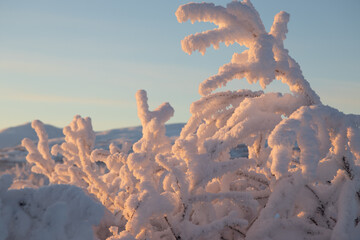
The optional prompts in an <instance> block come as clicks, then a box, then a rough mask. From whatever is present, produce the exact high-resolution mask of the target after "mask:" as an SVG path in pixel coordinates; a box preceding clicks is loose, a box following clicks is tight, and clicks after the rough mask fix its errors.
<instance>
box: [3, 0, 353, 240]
mask: <svg viewBox="0 0 360 240" xmlns="http://www.w3.org/2000/svg"><path fill="white" fill-rule="evenodd" d="M176 17H177V19H178V21H179V22H186V21H188V20H190V21H191V22H196V21H202V22H212V23H214V24H215V25H216V26H218V28H216V29H213V30H209V31H205V32H202V33H196V34H193V35H190V36H187V37H185V39H184V40H183V41H182V48H183V50H184V51H185V52H187V53H189V54H191V53H192V52H194V51H199V52H201V53H202V54H205V51H206V49H207V48H208V47H210V46H213V47H214V48H218V47H219V43H221V42H224V43H225V44H226V45H229V44H235V43H237V44H239V45H241V46H245V47H246V48H247V50H245V51H243V52H241V53H235V54H234V55H233V57H232V59H231V61H230V63H228V64H225V65H224V66H222V67H220V68H219V71H218V74H216V75H214V76H211V77H209V78H208V79H206V80H205V81H203V82H202V83H201V84H200V87H199V92H200V94H201V95H202V97H201V98H200V100H198V101H196V102H194V103H193V104H192V105H191V107H190V112H191V114H192V115H191V117H190V119H189V121H188V122H187V123H186V125H185V126H184V127H183V129H182V131H181V133H180V136H179V137H178V138H177V139H176V140H175V141H172V140H171V139H170V138H169V137H167V136H166V134H165V133H166V129H165V124H166V122H167V121H168V120H169V119H170V118H171V117H172V115H173V113H174V109H173V108H172V107H171V106H170V104H169V103H164V104H162V105H160V106H159V107H158V108H156V109H155V110H153V111H151V110H150V109H149V106H148V104H147V94H146V92H145V91H144V90H140V91H138V92H137V93H136V101H137V107H138V116H139V118H140V120H141V123H142V138H141V139H140V140H139V141H137V142H136V143H134V144H133V145H129V144H122V145H119V144H110V146H109V147H108V148H104V149H99V148H94V144H95V133H94V131H93V130H92V126H91V120H90V118H82V117H80V116H75V118H74V119H73V121H72V122H71V123H70V125H69V126H66V127H65V128H64V129H63V133H64V135H65V141H64V142H63V143H61V144H55V145H54V146H52V147H51V148H50V147H49V141H48V135H47V133H46V131H45V128H44V125H43V124H42V123H41V122H40V121H38V120H36V121H34V122H33V123H32V127H33V128H34V129H35V131H36V133H37V136H38V139H39V140H38V142H37V143H35V142H34V141H32V140H30V139H24V140H23V142H22V145H23V146H24V147H25V148H26V149H27V151H28V155H27V157H26V159H27V161H28V163H29V164H30V165H31V166H32V167H31V170H32V172H33V173H36V174H40V175H44V176H46V180H47V181H49V185H48V186H42V187H40V188H25V189H19V190H14V189H13V190H9V187H11V185H12V178H11V177H10V176H9V175H4V176H2V177H1V180H0V193H1V195H0V239H1V240H3V239H4V240H5V239H6V240H8V239H14V240H17V239H24V236H27V239H92V238H93V239H107V240H120V239H121V240H130V239H139V240H140V239H141V240H144V239H169V240H170V239H174V240H179V239H183V240H190V239H194V240H197V239H204V240H205V239H213V240H218V239H229V240H230V239H232V240H235V239H249V240H256V239H266V240H271V239H273V240H281V239H299V240H300V239H317V240H320V239H324V240H325V239H332V240H338V239H359V236H360V226H359V222H360V212H359V203H360V202H359V201H360V169H359V167H360V166H359V165H360V162H359V161H360V129H359V126H360V116H358V115H345V114H343V113H341V112H339V111H338V110H336V109H333V108H331V107H329V106H325V105H323V104H322V103H321V101H320V98H319V96H318V95H317V94H316V93H315V92H314V91H313V90H312V89H311V87H310V85H309V83H308V82H307V81H306V80H305V79H304V77H303V75H302V72H301V70H300V67H299V65H298V64H297V63H296V61H295V60H294V59H292V58H291V57H290V56H289V52H288V50H286V49H285V47H284V44H283V41H284V40H285V37H286V33H287V22H288V21H289V14H287V13H285V12H280V13H278V14H277V15H276V16H275V18H274V22H273V25H272V27H271V30H270V32H267V31H266V30H265V27H264V25H263V23H262V21H261V19H260V16H259V14H258V13H257V11H256V10H255V9H254V7H253V5H252V4H251V2H250V1H246V0H244V1H243V2H237V1H233V2H231V3H229V4H228V5H227V6H226V7H222V6H215V5H214V4H211V3H189V4H185V5H182V6H180V7H179V8H178V10H177V11H176ZM233 79H246V80H247V81H248V82H249V83H259V84H260V86H261V87H262V88H265V87H266V86H267V85H268V84H270V83H271V82H272V81H274V80H280V81H282V82H283V83H285V84H287V85H288V86H289V88H290V90H291V93H286V94H282V93H264V92H263V91H250V90H243V89H241V90H238V91H226V92H222V91H220V90H218V91H215V90H217V89H219V88H220V87H222V86H225V85H226V84H227V83H228V82H229V81H231V80H233ZM241 144H246V146H247V147H248V154H246V156H241V155H239V156H236V154H235V156H234V154H230V153H231V151H234V149H236V148H237V147H238V146H239V145H240V146H241ZM59 156H60V157H61V161H56V158H59ZM16 188H21V186H19V184H18V185H17V187H16Z"/></svg>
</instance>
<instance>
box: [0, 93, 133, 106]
mask: <svg viewBox="0 0 360 240" xmlns="http://www.w3.org/2000/svg"><path fill="white" fill-rule="evenodd" d="M1 99H4V100H11V101H27V102H29V101H30V102H38V103H58V104H59V103H60V104H81V105H98V106H126V105H128V104H129V103H128V102H127V101H123V100H114V99H104V98H87V97H69V96H55V95H42V94H29V93H17V94H11V95H3V94H2V96H1Z"/></svg>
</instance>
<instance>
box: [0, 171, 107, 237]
mask: <svg viewBox="0 0 360 240" xmlns="http://www.w3.org/2000/svg"><path fill="white" fill-rule="evenodd" d="M11 184H12V177H11V176H10V175H3V176H2V177H1V178H0V239H1V240H7V239H11V240H23V239H29V240H39V239H67V240H70V239H73V240H80V239H82V240H89V239H93V229H92V227H93V225H98V224H99V223H100V220H101V219H102V217H103V215H104V207H103V206H101V205H100V204H99V203H96V202H95V201H94V200H93V199H91V198H90V197H89V196H87V195H86V194H84V192H83V191H82V190H81V189H80V188H78V187H75V186H69V185H52V186H45V187H40V188H38V189H33V188H24V189H21V190H8V188H9V187H10V185H11Z"/></svg>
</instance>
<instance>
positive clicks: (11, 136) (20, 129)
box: [0, 123, 64, 149]
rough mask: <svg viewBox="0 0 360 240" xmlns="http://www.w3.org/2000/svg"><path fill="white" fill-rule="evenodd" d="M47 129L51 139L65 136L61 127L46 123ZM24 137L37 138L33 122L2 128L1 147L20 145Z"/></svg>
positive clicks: (0, 135) (0, 134)
mask: <svg viewBox="0 0 360 240" xmlns="http://www.w3.org/2000/svg"><path fill="white" fill-rule="evenodd" d="M45 130H46V132H47V134H48V136H49V139H52V138H59V137H64V135H63V133H62V129H60V128H57V127H54V126H51V125H48V124H45ZM23 138H29V139H31V140H36V139H37V136H36V133H35V131H34V130H33V129H32V128H31V123H25V124H23V125H19V126H16V127H10V128H6V129H3V130H0V149H1V148H7V147H15V146H17V145H20V144H21V140H22V139H23Z"/></svg>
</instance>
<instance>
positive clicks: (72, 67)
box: [0, 0, 360, 130]
mask: <svg viewBox="0 0 360 240" xmlns="http://www.w3.org/2000/svg"><path fill="white" fill-rule="evenodd" d="M187 2H188V1H184V0H155V1H145V0H138V1H124V0H106V1H100V0H97V1H94V0H81V1H80V0H62V1H55V0H42V1H40V0H32V1H28V0H0V114H1V118H0V129H2V128H6V127H9V126H15V125H18V124H22V123H25V122H28V121H32V120H34V119H40V120H42V121H44V122H46V123H50V124H53V125H56V126H59V127H64V126H65V125H67V124H68V123H69V122H70V121H71V120H72V117H73V116H74V115H75V114H80V115H82V116H90V117H91V118H92V122H93V126H94V129H95V130H106V129H112V128H120V127H127V126H135V125H140V121H139V120H138V118H137V112H136V102H135V97H134V96H135V92H136V91H137V90H138V89H145V90H146V91H147V92H148V97H149V104H150V107H151V108H152V109H154V108H156V107H157V106H158V105H159V104H161V103H162V102H170V104H171V105H172V106H173V107H174V109H175V116H174V117H173V118H172V119H171V121H170V122H186V121H187V119H188V118H189V116H190V115H189V106H190V103H191V102H193V101H195V100H197V99H199V97H200V96H199V94H198V85H199V83H200V82H202V81H203V80H204V79H206V78H207V77H209V76H211V75H213V74H215V73H217V70H218V67H219V66H221V65H223V64H224V63H227V62H229V61H230V59H231V56H232V54H233V52H234V51H239V50H240V48H239V47H238V46H231V47H229V48H227V47H225V46H224V45H222V46H221V47H220V49H219V50H217V51H215V50H213V49H209V50H208V51H207V53H206V54H205V56H202V55H201V54H199V53H194V54H193V55H191V56H189V55H187V54H185V53H184V52H182V50H181V46H180V41H181V39H183V38H184V37H185V36H186V35H188V34H192V33H195V32H198V31H201V30H207V29H210V28H213V26H212V25H211V24H204V23H195V24H194V25H192V24H191V23H189V22H188V23H182V24H180V23H178V22H177V20H176V17H175V15H174V13H175V11H176V9H177V7H178V6H179V5H181V4H185V3H187ZM197 2H201V1H197ZM212 2H214V3H216V4H221V5H225V4H226V3H228V1H212ZM252 2H253V4H254V6H255V8H256V9H257V10H258V11H259V13H260V15H261V17H262V19H263V22H264V24H265V26H266V28H267V29H268V30H269V28H270V26H271V24H272V21H273V17H274V15H275V14H276V13H278V12H279V11H281V10H285V11H287V12H288V13H290V16H291V17H290V22H289V25H288V28H289V33H288V35H287V36H288V37H287V40H286V41H285V46H286V48H288V49H289V52H290V55H291V56H292V57H293V58H295V60H296V61H297V62H298V63H299V64H300V66H301V68H302V70H303V73H304V75H305V77H306V79H307V80H308V81H309V82H310V84H311V86H312V88H313V89H314V90H315V91H316V92H317V93H318V94H319V95H320V97H321V100H322V101H323V103H324V104H327V105H330V106H333V107H336V108H338V109H339V110H340V111H343V112H345V113H357V114H360V93H359V91H360V74H359V68H360V60H359V56H360V46H359V44H360V42H359V39H360V14H359V12H360V1H358V0H352V1H351V0H347V1H338V0H336V1H335V0H316V1H312V0H305V1H289V0H274V1H272V0H253V1H252ZM235 81H236V82H233V83H231V84H230V86H229V88H230V89H236V88H240V87H241V88H244V87H245V88H248V87H249V86H248V85H247V84H245V83H244V82H243V81H242V82H240V81H239V80H235ZM252 89H260V87H259V86H258V85H256V86H252ZM284 89H285V90H286V88H284V87H283V86H281V84H278V83H277V84H274V86H272V87H271V88H270V90H276V91H284Z"/></svg>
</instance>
